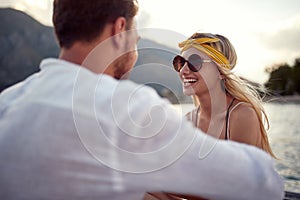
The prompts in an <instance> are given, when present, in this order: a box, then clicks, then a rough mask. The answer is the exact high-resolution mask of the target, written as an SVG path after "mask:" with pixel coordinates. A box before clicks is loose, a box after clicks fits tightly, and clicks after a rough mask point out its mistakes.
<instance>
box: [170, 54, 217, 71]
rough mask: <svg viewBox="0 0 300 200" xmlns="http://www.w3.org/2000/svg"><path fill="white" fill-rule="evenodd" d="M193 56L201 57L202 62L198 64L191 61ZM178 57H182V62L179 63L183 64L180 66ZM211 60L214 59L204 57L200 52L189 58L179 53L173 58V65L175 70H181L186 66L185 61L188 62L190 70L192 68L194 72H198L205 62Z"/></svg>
mask: <svg viewBox="0 0 300 200" xmlns="http://www.w3.org/2000/svg"><path fill="white" fill-rule="evenodd" d="M192 56H197V57H199V60H201V62H199V63H198V65H195V63H193V64H192V63H191V57H192ZM178 58H179V59H180V62H179V64H181V66H180V67H178V65H179V64H178V61H177V59H178ZM210 62H213V60H207V59H202V58H201V57H200V56H199V55H198V54H192V55H190V56H189V57H188V59H187V60H186V59H185V58H184V57H182V56H181V55H177V56H175V57H174V58H173V67H174V69H175V71H177V72H180V71H181V69H182V68H183V67H184V65H185V63H187V66H188V68H189V70H191V71H192V72H198V71H199V70H200V69H201V68H202V64H203V63H210Z"/></svg>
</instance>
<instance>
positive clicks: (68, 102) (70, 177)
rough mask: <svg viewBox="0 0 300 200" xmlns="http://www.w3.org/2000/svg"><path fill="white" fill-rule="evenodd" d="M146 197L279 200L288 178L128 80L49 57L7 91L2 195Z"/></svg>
mask: <svg viewBox="0 0 300 200" xmlns="http://www.w3.org/2000/svg"><path fill="white" fill-rule="evenodd" d="M203 152H204V153H205V154H203ZM201 153H202V154H201ZM199 155H205V156H199ZM147 191H168V192H176V193H189V194H193V195H198V196H203V197H206V198H209V199H224V200H226V199H228V200H233V199H239V200H240V199H249V200H253V199H258V200H259V199H262V200H264V199H272V200H273V199H274V200H275V199H278V200H280V199H282V198H283V181H282V179H281V177H280V176H279V175H278V174H277V172H276V171H275V169H274V166H273V162H272V159H271V158H270V156H269V155H267V154H266V153H264V152H262V151H261V150H259V149H257V148H255V147H251V146H248V145H243V144H238V143H235V142H231V141H220V140H215V139H213V138H211V137H209V136H207V135H205V134H203V133H201V131H200V130H195V128H194V127H193V125H192V124H191V123H190V122H188V121H186V120H185V119H184V118H182V117H181V116H180V115H179V114H178V113H177V112H176V111H175V110H174V109H173V108H172V105H171V104H170V103H169V102H168V101H167V100H164V99H161V98H160V97H159V96H158V95H157V94H156V92H155V91H154V90H153V89H151V88H149V87H146V86H142V85H137V84H135V83H133V82H131V81H128V80H127V81H125V80H122V81H118V80H115V79H113V78H112V77H110V76H107V75H104V74H100V75H99V74H98V75H97V74H94V73H92V72H90V71H88V70H86V69H85V68H83V67H81V66H78V65H75V64H72V63H69V62H66V61H62V60H58V59H46V60H43V62H42V63H41V71H40V72H39V73H36V74H34V75H32V76H30V77H29V78H27V79H26V80H25V81H23V82H21V83H19V84H17V85H15V86H13V87H11V88H9V89H7V90H5V91H4V92H2V93H1V95H0V198H1V199H31V200H33V199H141V198H142V197H143V195H144V193H145V192H147Z"/></svg>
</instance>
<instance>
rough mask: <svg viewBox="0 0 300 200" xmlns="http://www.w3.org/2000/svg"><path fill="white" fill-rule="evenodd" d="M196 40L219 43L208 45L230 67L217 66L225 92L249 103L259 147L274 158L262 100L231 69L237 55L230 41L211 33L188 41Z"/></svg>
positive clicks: (198, 103) (255, 90)
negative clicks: (252, 110)
mask: <svg viewBox="0 0 300 200" xmlns="http://www.w3.org/2000/svg"><path fill="white" fill-rule="evenodd" d="M197 38H218V39H220V41H218V42H214V43H208V44H207V45H210V46H211V47H213V48H215V49H216V50H218V51H219V52H221V53H222V54H223V55H224V56H225V57H226V58H227V59H228V61H229V64H230V66H231V68H230V69H228V68H225V67H222V66H221V65H217V66H218V69H219V72H220V74H221V75H222V77H224V85H225V90H226V92H227V93H229V94H230V95H231V96H233V97H234V98H236V99H237V100H239V101H242V102H246V103H249V104H250V105H251V106H252V107H253V109H254V110H255V113H256V115H257V118H258V120H259V125H260V132H261V138H262V140H261V147H262V149H263V150H264V151H266V152H268V153H269V154H270V155H271V156H272V157H274V158H276V156H275V154H274V153H273V151H272V149H271V147H270V144H269V140H268V136H267V129H269V127H270V125H269V120H268V117H267V114H266V112H265V110H264V108H263V106H262V98H261V97H260V95H259V93H258V92H257V88H255V87H254V86H252V85H251V84H249V82H248V81H246V80H243V79H241V78H240V77H239V76H237V75H235V74H234V73H233V72H232V71H231V69H233V68H234V67H235V65H236V61H237V55H236V52H235V49H234V47H233V46H232V44H231V43H230V41H229V40H228V39H227V38H226V37H224V36H222V35H214V34H211V33H195V34H193V35H192V36H191V37H190V38H189V39H197ZM192 98H193V101H194V104H195V106H199V105H200V102H199V99H198V98H197V96H196V95H193V96H192Z"/></svg>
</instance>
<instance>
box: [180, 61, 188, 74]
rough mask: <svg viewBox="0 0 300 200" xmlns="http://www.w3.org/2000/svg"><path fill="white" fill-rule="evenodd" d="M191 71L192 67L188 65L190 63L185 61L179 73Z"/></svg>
mask: <svg viewBox="0 0 300 200" xmlns="http://www.w3.org/2000/svg"><path fill="white" fill-rule="evenodd" d="M189 72H190V69H189V67H188V63H187V62H185V63H184V65H183V67H182V68H181V70H180V72H179V73H180V74H187V73H189Z"/></svg>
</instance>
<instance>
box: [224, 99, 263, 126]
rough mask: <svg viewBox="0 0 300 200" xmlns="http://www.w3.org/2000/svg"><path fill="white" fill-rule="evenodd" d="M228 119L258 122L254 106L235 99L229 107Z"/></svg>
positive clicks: (244, 122) (246, 122) (250, 122)
mask: <svg viewBox="0 0 300 200" xmlns="http://www.w3.org/2000/svg"><path fill="white" fill-rule="evenodd" d="M229 112H230V121H233V122H239V123H241V124H253V123H255V124H256V123H257V122H258V120H259V119H258V117H257V113H256V111H255V109H254V107H253V106H252V105H251V104H250V103H248V102H243V101H237V102H236V103H235V104H234V105H233V106H232V108H231V109H230V111H229Z"/></svg>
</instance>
